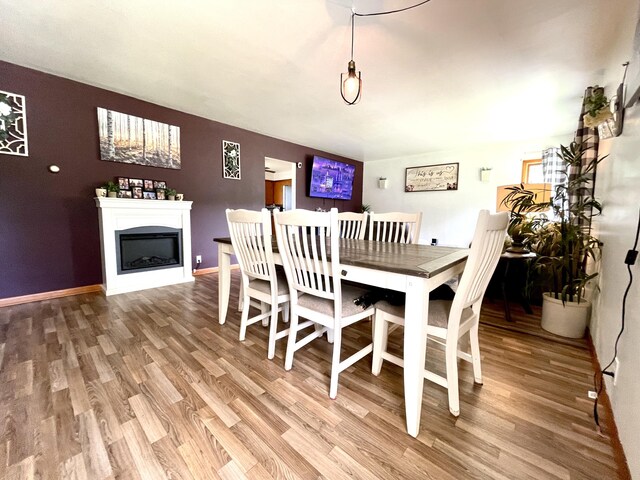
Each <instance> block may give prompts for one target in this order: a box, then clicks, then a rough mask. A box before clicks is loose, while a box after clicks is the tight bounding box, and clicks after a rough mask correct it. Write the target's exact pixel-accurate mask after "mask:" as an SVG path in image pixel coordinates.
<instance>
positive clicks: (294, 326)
mask: <svg viewBox="0 0 640 480" xmlns="http://www.w3.org/2000/svg"><path fill="white" fill-rule="evenodd" d="M297 333H298V315H297V314H295V313H293V312H292V313H291V325H290V326H289V339H288V340H287V353H286V355H285V359H284V369H285V370H291V367H293V352H295V349H296V336H297Z"/></svg>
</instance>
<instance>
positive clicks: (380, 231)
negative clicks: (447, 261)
mask: <svg viewBox="0 0 640 480" xmlns="http://www.w3.org/2000/svg"><path fill="white" fill-rule="evenodd" d="M421 224H422V212H418V213H402V212H390V213H371V214H370V215H369V240H376V241H378V242H394V243H418V240H419V239H420V225H421Z"/></svg>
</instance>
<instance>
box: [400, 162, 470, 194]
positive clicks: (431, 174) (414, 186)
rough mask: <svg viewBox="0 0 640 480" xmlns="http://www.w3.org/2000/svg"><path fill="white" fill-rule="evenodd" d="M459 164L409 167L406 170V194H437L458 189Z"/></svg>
mask: <svg viewBox="0 0 640 480" xmlns="http://www.w3.org/2000/svg"><path fill="white" fill-rule="evenodd" d="M458 167H459V164H458V163H443V164H440V165H425V166H423V167H409V168H407V170H406V175H405V182H404V185H405V186H404V191H405V192H436V191H440V190H457V189H458Z"/></svg>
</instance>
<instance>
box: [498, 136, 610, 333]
mask: <svg viewBox="0 0 640 480" xmlns="http://www.w3.org/2000/svg"><path fill="white" fill-rule="evenodd" d="M585 151H586V150H585V148H584V146H583V145H582V144H580V143H576V142H573V143H571V145H570V146H569V147H565V146H561V147H560V157H561V159H562V160H563V162H564V164H565V167H566V168H565V169H564V170H563V175H564V176H565V178H566V182H565V183H564V184H558V185H556V187H555V189H554V192H552V196H551V200H550V201H548V202H537V201H536V198H535V193H534V192H531V191H527V190H525V189H524V187H523V186H522V185H521V186H519V187H512V188H511V189H510V190H511V191H510V193H509V194H508V195H507V197H506V198H505V204H506V205H507V206H509V207H510V208H511V211H512V223H517V222H518V220H519V218H520V217H521V216H522V214H521V213H519V212H522V211H523V210H527V211H529V212H537V213H534V214H533V216H531V214H529V215H530V216H529V217H528V219H527V223H528V228H527V231H526V232H525V233H524V236H525V237H526V243H527V245H528V246H529V248H530V249H531V251H533V252H535V253H537V254H538V257H537V258H536V259H535V260H534V262H533V270H534V272H535V273H536V274H537V278H538V281H539V282H540V283H541V284H542V286H543V290H544V293H543V295H542V328H543V329H545V330H547V331H549V332H552V333H555V334H557V335H562V336H565V337H571V338H580V337H582V336H583V335H584V332H585V329H586V326H587V323H588V321H589V315H590V312H591V311H590V307H591V303H590V302H589V301H588V300H587V299H585V298H584V291H585V286H586V285H587V283H588V282H589V281H590V280H591V279H593V278H594V277H596V276H597V272H594V273H592V272H590V271H589V264H588V261H589V258H592V259H595V258H596V256H597V254H598V253H599V245H600V242H599V241H598V239H597V238H596V237H594V236H593V235H591V233H590V224H591V218H592V217H593V216H595V215H598V214H599V213H600V211H601V208H602V207H601V205H600V203H599V202H598V201H597V200H596V199H595V198H593V197H592V196H591V195H590V194H589V192H590V191H591V190H590V188H589V187H590V185H589V184H590V183H591V174H593V173H594V172H595V169H596V166H597V164H598V163H599V162H601V161H602V160H604V158H605V157H603V158H600V159H596V158H594V159H593V160H591V161H589V162H586V163H585V164H583V159H584V153H585ZM570 173H571V176H570V175H569V174H570ZM520 221H521V220H520Z"/></svg>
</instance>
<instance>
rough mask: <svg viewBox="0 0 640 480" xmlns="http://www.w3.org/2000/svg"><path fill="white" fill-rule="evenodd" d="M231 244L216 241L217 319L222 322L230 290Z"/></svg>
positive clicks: (225, 316)
mask: <svg viewBox="0 0 640 480" xmlns="http://www.w3.org/2000/svg"><path fill="white" fill-rule="evenodd" d="M231 250H232V247H231V245H227V244H225V243H218V321H219V322H220V325H222V324H224V322H225V320H226V318H227V309H228V308H229V292H230V290H231V272H230V265H231Z"/></svg>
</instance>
